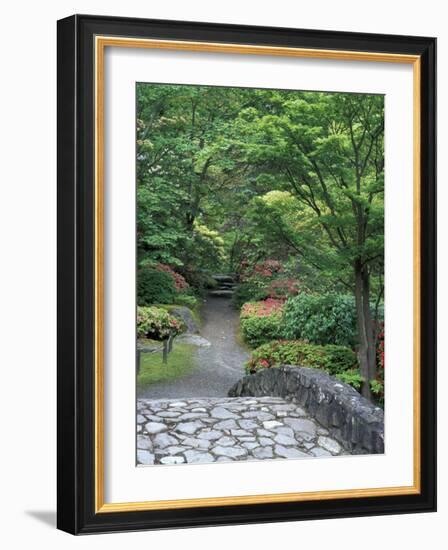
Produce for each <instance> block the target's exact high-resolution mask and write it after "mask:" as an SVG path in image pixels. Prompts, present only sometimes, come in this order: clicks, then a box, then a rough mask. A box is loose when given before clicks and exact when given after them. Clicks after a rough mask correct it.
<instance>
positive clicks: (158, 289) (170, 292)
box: [137, 268, 176, 306]
mask: <svg viewBox="0 0 448 550" xmlns="http://www.w3.org/2000/svg"><path fill="white" fill-rule="evenodd" d="M175 301H176V289H175V288H174V281H173V278H172V277H171V276H170V275H169V274H168V273H165V272H163V271H158V270H156V269H149V268H142V269H140V270H139V271H138V272H137V303H138V304H139V305H142V306H149V305H151V304H157V303H165V304H173V303H174V302H175Z"/></svg>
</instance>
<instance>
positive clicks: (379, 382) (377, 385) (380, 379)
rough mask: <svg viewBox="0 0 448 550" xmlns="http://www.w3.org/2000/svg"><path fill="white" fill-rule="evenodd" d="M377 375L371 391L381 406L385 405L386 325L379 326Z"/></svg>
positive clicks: (371, 385) (371, 384)
mask: <svg viewBox="0 0 448 550" xmlns="http://www.w3.org/2000/svg"><path fill="white" fill-rule="evenodd" d="M376 358H377V367H378V368H377V374H376V380H371V382H370V389H371V390H372V393H373V395H374V396H375V398H376V399H377V400H378V402H379V403H380V404H383V403H384V323H380V324H379V326H378V336H377V344H376Z"/></svg>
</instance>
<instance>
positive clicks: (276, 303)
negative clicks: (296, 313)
mask: <svg viewBox="0 0 448 550" xmlns="http://www.w3.org/2000/svg"><path fill="white" fill-rule="evenodd" d="M282 311H283V302H282V301H281V300H272V299H269V300H265V301H260V302H248V303H246V304H244V306H243V308H242V309H241V315H240V327H241V333H242V335H243V339H244V341H245V342H246V343H247V344H249V346H251V347H253V348H256V347H257V346H260V345H261V344H264V343H266V342H270V341H271V340H276V339H277V338H281V335H282Z"/></svg>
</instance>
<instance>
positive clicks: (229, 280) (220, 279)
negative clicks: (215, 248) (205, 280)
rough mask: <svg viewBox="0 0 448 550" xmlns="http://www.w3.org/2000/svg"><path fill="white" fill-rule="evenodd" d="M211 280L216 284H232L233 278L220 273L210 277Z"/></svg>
mask: <svg viewBox="0 0 448 550" xmlns="http://www.w3.org/2000/svg"><path fill="white" fill-rule="evenodd" d="M212 279H215V281H217V282H218V283H224V282H225V283H234V282H235V277H234V276H233V275H223V274H220V273H216V274H215V275H212Z"/></svg>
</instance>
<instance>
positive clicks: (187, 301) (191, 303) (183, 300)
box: [176, 293, 198, 308]
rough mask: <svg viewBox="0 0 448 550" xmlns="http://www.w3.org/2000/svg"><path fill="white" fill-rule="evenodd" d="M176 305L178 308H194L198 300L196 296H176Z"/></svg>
mask: <svg viewBox="0 0 448 550" xmlns="http://www.w3.org/2000/svg"><path fill="white" fill-rule="evenodd" d="M176 304H178V305H180V306H187V307H190V308H195V307H196V306H197V305H198V299H197V298H196V296H193V295H191V294H183V293H181V294H178V295H177V296H176Z"/></svg>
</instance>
